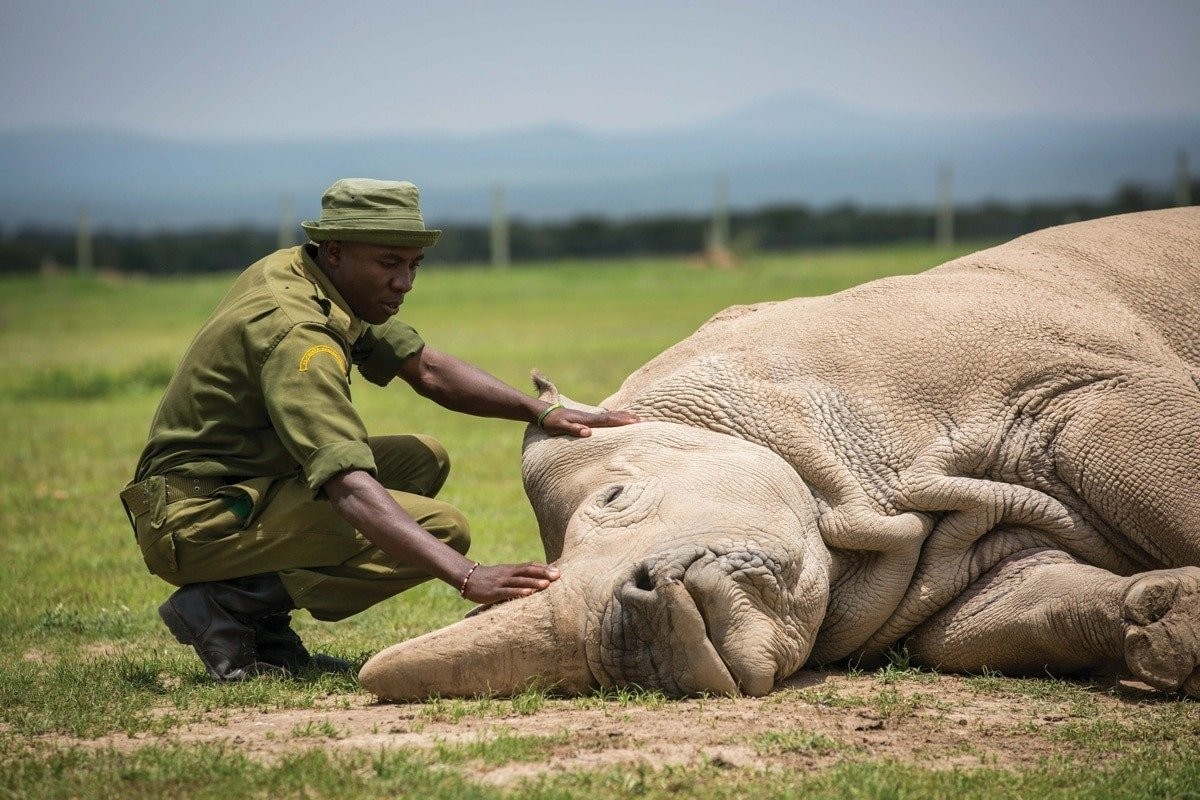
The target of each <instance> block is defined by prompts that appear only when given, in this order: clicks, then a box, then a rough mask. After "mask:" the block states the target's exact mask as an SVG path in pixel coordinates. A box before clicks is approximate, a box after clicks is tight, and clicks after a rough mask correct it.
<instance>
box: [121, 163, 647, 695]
mask: <svg viewBox="0 0 1200 800" xmlns="http://www.w3.org/2000/svg"><path fill="white" fill-rule="evenodd" d="M321 205H322V210H321V216H320V219H319V220H317V221H314V222H305V223H303V227H304V229H305V231H306V232H307V233H308V236H309V239H310V240H311V241H310V242H309V243H308V244H306V245H304V246H301V247H295V248H290V249H286V250H280V251H278V252H276V253H273V254H271V255H269V256H267V257H266V258H264V259H262V260H261V261H259V262H257V263H255V264H254V265H252V266H251V267H249V268H248V269H247V270H246V271H245V272H243V273H242V274H241V275H240V276H239V277H238V278H237V280H236V281H235V282H234V284H233V287H232V288H231V289H230V291H229V293H228V294H227V295H226V297H225V298H224V299H223V300H222V301H221V303H220V304H219V305H218V306H217V308H216V310H215V311H214V312H213V314H212V316H210V317H209V319H208V320H207V321H206V322H205V323H204V325H203V327H201V329H200V331H199V333H197V335H196V337H195V339H194V340H193V341H192V344H191V346H190V347H189V348H188V351H187V353H186V354H185V355H184V357H183V360H182V361H181V363H180V364H179V367H178V368H177V370H176V372H175V375H174V377H173V378H172V379H171V382H170V384H169V385H168V386H167V390H166V393H165V395H164V396H163V399H162V401H161V403H160V404H159V407H158V410H157V412H156V413H155V416H154V420H153V422H152V423H151V427H150V437H149V441H148V443H147V444H146V447H145V449H144V450H143V452H142V455H141V459H140V460H139V462H138V466H137V470H136V473H135V477H134V479H133V481H132V482H131V483H130V484H129V486H127V487H126V488H125V490H124V491H123V492H122V493H121V499H122V501H123V502H124V504H125V508H126V511H127V512H128V514H129V516H130V519H131V521H132V523H133V527H134V531H135V533H136V535H137V542H138V545H139V547H140V548H141V551H142V555H143V558H144V559H145V562H146V565H147V567H149V569H150V571H151V572H152V573H154V574H155V575H158V576H159V577H161V578H162V579H163V580H165V581H167V582H169V583H171V584H174V585H176V586H178V587H180V588H179V590H178V591H176V592H175V593H174V594H173V595H171V597H170V598H169V599H168V600H167V601H166V602H165V603H163V604H162V606H161V607H160V608H159V614H160V616H161V617H162V619H163V621H164V622H165V623H166V625H167V627H168V629H170V631H171V633H172V634H173V635H174V636H175V638H176V639H178V640H179V641H180V642H181V643H183V644H189V645H191V646H193V647H194V648H195V650H196V653H197V654H198V655H199V656H200V660H201V661H203V662H204V666H205V668H206V669H207V670H208V673H209V674H210V675H211V676H212V677H213V678H216V679H218V680H242V679H245V678H248V677H252V676H254V675H259V674H264V673H274V674H286V673H290V672H294V671H296V670H298V669H303V668H306V667H315V668H317V669H320V670H327V671H338V670H348V669H349V667H350V665H349V664H347V663H346V662H344V661H341V660H338V659H334V658H330V657H328V656H321V655H318V656H315V657H314V656H311V655H310V654H309V652H308V650H307V649H306V648H305V647H304V644H303V643H302V642H301V640H300V637H299V636H297V635H296V633H295V632H294V631H293V630H292V628H291V617H290V612H291V611H292V610H293V609H295V608H304V609H308V611H309V612H310V613H311V614H312V616H313V617H315V618H316V619H320V620H339V619H343V618H345V617H348V616H350V615H352V614H355V613H358V612H359V611H362V610H364V609H366V608H368V607H370V606H371V605H374V604H375V603H378V602H379V601H381V600H384V599H386V598H388V597H391V596H392V595H394V594H397V593H399V592H402V591H404V590H405V589H408V588H410V587H412V586H415V585H416V584H418V583H421V582H422V581H425V580H428V579H429V578H431V577H433V578H438V579H440V580H443V581H445V582H446V583H449V584H450V585H451V586H453V587H454V588H455V589H456V590H458V591H459V592H460V593H461V594H462V596H463V597H465V598H468V599H470V600H473V601H475V602H480V603H488V602H495V601H500V600H508V599H512V598H516V597H521V596H524V595H528V594H531V593H533V592H536V591H540V590H541V589H544V588H546V587H547V586H549V585H550V583H551V581H553V580H555V579H556V578H557V577H558V573H557V571H556V570H554V569H553V568H551V567H548V566H546V565H545V564H538V563H528V564H499V565H496V566H485V565H481V564H478V563H476V562H473V561H470V560H469V559H467V558H466V552H467V547H468V545H469V543H470V534H469V531H468V526H467V522H466V520H465V519H464V517H463V515H462V514H461V513H460V512H459V511H458V510H457V509H456V508H454V507H453V506H450V505H448V504H446V503H444V502H442V501H439V500H436V499H434V498H435V496H436V495H437V493H438V490H439V489H440V488H441V486H442V484H443V483H444V482H445V480H446V475H447V474H448V472H449V469H450V461H449V457H448V456H447V454H446V451H445V449H444V448H443V447H442V446H441V444H439V443H438V442H437V441H436V440H435V439H432V438H430V437H428V436H421V435H399V436H377V437H371V436H368V435H367V432H366V429H365V427H364V426H363V422H362V420H361V418H360V417H359V415H358V413H357V412H356V411H355V409H354V407H353V406H352V405H351V402H350V368H351V366H356V367H357V368H358V371H359V373H360V374H361V375H362V376H363V377H364V378H366V379H367V380H369V381H371V382H372V383H376V384H379V385H386V384H387V383H389V382H390V381H391V380H392V378H394V377H400V378H402V379H403V380H404V381H406V382H407V383H408V384H409V385H411V386H412V388H413V389H414V390H416V391H417V392H418V393H419V394H421V395H422V396H424V397H427V398H429V399H431V400H433V401H434V402H436V403H438V404H440V405H442V406H445V407H446V408H449V409H452V410H455V411H461V412H464V413H468V414H475V415H481V416H490V417H498V418H503V419H511V420H516V421H524V422H529V423H536V424H538V425H541V426H542V427H544V428H546V429H547V430H548V431H549V432H551V433H554V434H568V435H575V436H587V435H589V434H590V433H591V430H590V429H591V427H596V426H610V425H624V424H628V423H630V422H634V421H636V420H635V418H634V417H632V416H631V415H629V414H625V413H607V412H606V413H595V414H592V413H586V412H582V411H576V410H573V409H566V408H563V407H561V406H559V405H557V404H554V405H550V404H547V403H545V402H544V401H541V400H538V399H536V398H533V397H530V396H528V395H526V394H524V393H522V392H520V391H518V390H517V389H514V388H513V387H511V386H509V385H507V384H505V383H503V382H501V381H500V380H498V379H496V378H494V377H492V376H491V375H489V374H487V373H486V372H483V371H482V370H480V369H478V368H476V367H474V366H472V365H470V364H467V363H466V362H464V361H461V360H459V359H457V358H454V357H453V356H450V355H448V354H446V353H442V352H439V351H436V350H434V349H433V348H431V347H428V346H426V344H425V343H424V341H422V339H421V338H420V336H419V335H418V334H417V332H416V331H415V330H413V329H412V328H411V327H409V326H408V325H406V324H405V323H403V322H401V321H400V320H399V319H398V318H396V314H397V312H398V311H399V309H400V305H401V303H403V302H404V298H405V295H407V293H408V292H409V291H410V290H411V289H412V287H413V280H414V278H415V277H416V271H417V267H418V266H419V265H420V263H421V260H422V258H423V255H424V248H426V247H429V246H431V245H433V244H434V243H435V242H436V241H437V239H438V237H439V236H440V234H441V231H437V230H430V229H427V228H425V226H424V220H423V218H422V215H421V210H420V207H419V203H418V192H417V187H415V186H413V185H412V184H411V183H407V182H396V181H375V180H365V179H353V180H341V181H338V182H337V183H335V184H334V185H333V186H331V187H330V188H329V190H328V191H326V193H325V195H324V197H323V198H322V203H321Z"/></svg>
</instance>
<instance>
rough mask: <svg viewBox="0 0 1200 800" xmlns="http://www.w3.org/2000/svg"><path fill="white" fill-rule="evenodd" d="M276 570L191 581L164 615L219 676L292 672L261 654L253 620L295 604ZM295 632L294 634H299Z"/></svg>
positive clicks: (169, 603) (226, 678)
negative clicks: (247, 575) (231, 577)
mask: <svg viewBox="0 0 1200 800" xmlns="http://www.w3.org/2000/svg"><path fill="white" fill-rule="evenodd" d="M294 607H295V606H294V604H293V603H292V598H291V597H290V596H289V595H288V593H287V590H286V589H284V588H283V584H282V583H281V582H280V580H279V576H277V575H275V574H268V575H252V576H250V577H247V578H237V579H234V580H230V581H217V582H212V583H191V584H188V585H187V586H184V587H182V588H181V589H179V590H178V591H177V592H175V593H174V594H173V595H171V596H170V597H169V598H168V599H167V601H166V602H165V603H163V604H162V605H161V606H159V608H158V614H159V616H160V617H162V620H163V622H165V623H166V625H167V628H168V629H169V630H170V631H171V633H172V634H173V635H174V636H175V638H176V639H177V640H178V641H179V642H180V643H181V644H190V645H191V646H192V647H193V648H195V650H196V654H197V655H198V656H200V660H201V661H202V662H203V663H204V666H205V668H206V669H207V670H208V674H209V675H211V676H212V677H213V678H215V679H217V680H219V681H240V680H246V679H247V678H252V677H255V676H257V675H266V674H275V675H286V674H287V673H286V670H285V669H283V668H282V667H281V666H280V665H277V664H273V663H271V662H269V661H266V660H265V659H264V658H262V657H261V656H260V655H259V653H258V646H257V642H256V638H257V637H256V630H255V626H254V622H253V620H255V619H256V618H260V617H263V616H265V615H267V614H277V613H279V612H281V611H282V612H284V613H285V614H286V612H287V611H288V610H290V609H292V608H294ZM293 635H294V634H293Z"/></svg>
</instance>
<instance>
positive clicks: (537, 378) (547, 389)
mask: <svg viewBox="0 0 1200 800" xmlns="http://www.w3.org/2000/svg"><path fill="white" fill-rule="evenodd" d="M529 377H531V378H532V379H533V388H534V389H537V393H538V399H539V400H545V401H546V402H547V403H557V402H558V398H559V393H558V387H557V386H555V385H554V382H553V381H551V380H550V379H549V378H547V377H546V376H545V375H543V374H542V373H541V372H540V371H539V370H536V369H535V370H534V371H533V373H532V374H531V375H530V376H529Z"/></svg>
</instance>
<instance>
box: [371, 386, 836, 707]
mask: <svg viewBox="0 0 1200 800" xmlns="http://www.w3.org/2000/svg"><path fill="white" fill-rule="evenodd" d="M549 392H553V388H552V387H549V389H548V391H547V392H544V393H543V396H547V394H548V393H549ZM564 402H568V404H570V405H573V406H574V407H582V406H579V405H578V404H571V403H569V401H566V400H564ZM522 455H523V458H522V462H523V469H522V473H523V478H524V482H525V490H526V493H527V494H528V496H529V499H530V501H531V503H532V504H533V508H534V511H535V513H536V515H537V519H538V524H539V527H540V531H541V536H542V542H543V544H544V546H545V549H546V557H547V560H549V561H551V562H552V563H554V564H555V565H556V566H557V567H558V568H559V569H560V570H561V572H562V577H561V578H560V579H559V580H558V581H556V582H555V583H553V584H551V586H550V587H549V588H548V589H546V590H545V591H543V592H540V593H538V594H535V595H532V596H530V597H527V598H523V599H520V600H515V601H511V602H507V603H503V604H500V605H496V606H492V607H489V608H486V609H482V610H477V611H478V612H480V613H473V614H472V615H469V616H468V618H467V619H465V620H462V621H461V622H458V623H456V624H454V625H451V626H449V627H446V628H443V629H441V630H438V631H434V632H432V633H429V634H426V635H425V636H421V637H418V638H416V639H412V640H410V641H407V642H402V643H400V644H397V645H394V646H393V647H390V648H388V649H387V650H384V651H382V652H381V653H379V654H377V655H376V656H374V657H373V658H372V659H371V660H370V661H368V662H367V664H366V665H365V666H364V667H363V669H362V672H361V674H360V676H359V677H360V680H361V681H362V684H363V686H364V687H365V688H366V689H368V690H369V691H371V692H373V693H374V694H376V695H378V696H380V697H382V698H386V699H392V700H406V699H423V698H425V697H428V696H430V695H450V696H469V695H477V694H488V693H495V694H505V693H512V692H516V691H520V690H522V689H523V688H525V687H527V686H530V685H537V686H544V687H553V688H555V689H556V690H557V691H560V692H564V693H579V692H584V691H588V690H589V689H593V688H595V687H615V686H637V687H641V688H643V689H654V690H660V691H662V692H664V693H665V694H668V695H672V696H685V695H694V694H701V693H714V694H735V693H738V692H743V693H746V694H752V695H761V694H765V693H767V692H768V691H770V689H771V687H772V686H773V685H774V684H775V683H776V682H777V681H778V680H781V679H783V678H785V677H787V676H788V675H790V674H791V673H793V672H794V671H796V670H797V669H799V668H800V666H801V665H802V664H803V663H804V661H805V659H806V658H807V657H808V654H809V651H810V650H811V648H812V645H813V640H814V637H815V636H816V632H817V629H818V628H819V626H820V623H821V619H822V617H823V615H824V613H825V606H826V601H827V599H828V574H829V554H828V552H827V551H826V549H825V547H824V545H823V544H822V542H821V539H820V536H819V533H818V531H817V526H816V521H815V512H814V504H813V500H812V496H811V494H810V493H809V490H808V488H807V487H806V486H805V484H804V483H803V481H801V480H800V478H799V477H798V476H797V475H796V473H795V471H794V470H792V469H791V468H790V467H789V466H788V465H787V463H786V462H784V461H783V460H782V459H781V458H779V457H778V456H777V455H775V454H774V453H772V452H771V451H769V450H767V449H766V448H763V447H760V446H758V445H755V444H751V443H749V442H746V441H743V440H740V439H736V438H734V437H731V436H727V435H723V434H718V433H713V432H711V431H707V430H702V429H698V428H692V427H688V426H683V425H677V424H672V423H665V422H643V423H640V424H637V425H631V426H627V427H621V428H597V429H594V430H593V433H592V436H590V437H588V438H583V439H575V438H572V437H548V436H546V435H545V434H544V433H542V432H541V431H539V430H537V429H536V428H531V429H530V430H529V431H528V432H527V433H526V436H525V443H524V447H523V453H522Z"/></svg>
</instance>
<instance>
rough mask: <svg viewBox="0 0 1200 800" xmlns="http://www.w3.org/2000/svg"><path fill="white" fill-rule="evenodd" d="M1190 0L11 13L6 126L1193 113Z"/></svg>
mask: <svg viewBox="0 0 1200 800" xmlns="http://www.w3.org/2000/svg"><path fill="white" fill-rule="evenodd" d="M1197 42H1200V2H1197V0H1139V2H1130V1H1129V0H1122V1H1121V2H1112V1H1111V0H1041V1H1040V2H1033V1H1031V0H1006V1H1005V2H961V1H959V2H932V1H930V0H916V1H915V2H905V1H904V0H901V1H900V2H897V1H896V0H882V1H881V0H840V1H839V2H836V3H835V2H829V0H821V1H820V2H807V1H805V2H801V1H800V0H778V1H771V0H737V2H706V1H705V0H692V2H656V1H655V0H643V1H642V2H625V1H624V0H606V1H605V2H594V3H592V2H588V3H583V2H571V0H509V1H508V2H482V1H476V0H442V2H436V3H435V2H417V1H413V0H410V1H409V2H402V1H399V0H387V1H386V2H376V1H375V0H363V1H362V2H354V1H353V0H339V2H329V1H328V0H325V1H324V2H311V1H310V0H297V2H286V3H285V2H273V1H271V0H237V1H236V2H216V1H212V2H205V1H204V0H191V1H190V2H172V1H170V0H168V1H164V0H155V1H154V2H141V1H140V0H138V1H133V0H131V1H130V2H114V1H113V0H88V1H85V0H77V1H76V2H65V1H64V0H0V132H3V131H12V130H18V129H28V128H39V127H88V128H102V129H109V130H121V131H133V132H140V133H147V134H155V135H165V136H169V137H172V138H180V139H201V140H214V139H215V140H230V139H239V140H240V139H266V140H270V139H314V138H316V139H323V138H330V137H347V136H353V137H359V136H370V135H378V134H395V133H406V132H407V133H415V132H421V133H444V134H447V135H470V134H472V133H480V132H492V131H497V130H508V129H520V128H525V127H530V126H541V125H569V126H573V127H578V128H582V129H586V130H591V131H597V132H609V133H611V132H635V131H663V130H670V129H671V128H675V127H683V126H687V125H691V124H695V123H698V122H702V121H705V120H708V119H711V118H715V117H718V116H723V115H728V114H733V113H736V112H737V111H738V110H739V109H741V108H745V107H748V106H751V105H754V104H755V103H758V102H761V101H763V100H766V99H769V98H771V97H773V96H777V95H782V94H795V93H803V94H807V95H812V96H816V97H819V98H824V99H826V100H829V101H832V102H835V103H838V104H844V105H847V106H849V107H851V108H855V109H860V110H867V111H883V112H897V111H901V112H906V113H909V114H912V115H924V116H935V117H937V116H963V115H978V114H986V115H995V116H1008V115H1019V114H1047V113H1053V114H1060V115H1068V116H1074V117H1085V118H1086V117H1095V116H1113V115H1136V114H1170V115H1191V116H1200V88H1198V87H1200V47H1197Z"/></svg>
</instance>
